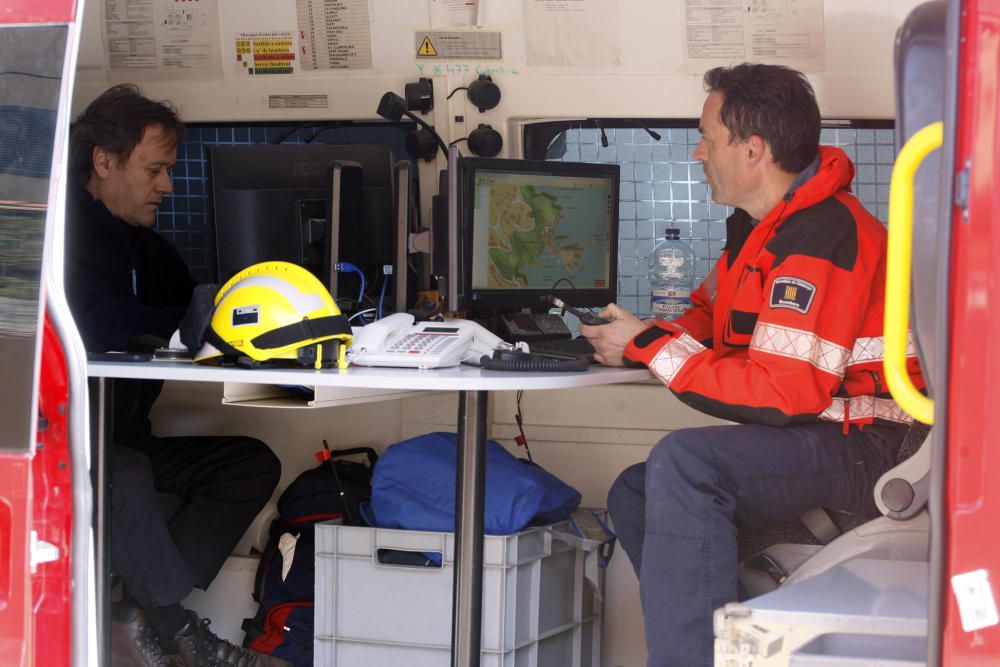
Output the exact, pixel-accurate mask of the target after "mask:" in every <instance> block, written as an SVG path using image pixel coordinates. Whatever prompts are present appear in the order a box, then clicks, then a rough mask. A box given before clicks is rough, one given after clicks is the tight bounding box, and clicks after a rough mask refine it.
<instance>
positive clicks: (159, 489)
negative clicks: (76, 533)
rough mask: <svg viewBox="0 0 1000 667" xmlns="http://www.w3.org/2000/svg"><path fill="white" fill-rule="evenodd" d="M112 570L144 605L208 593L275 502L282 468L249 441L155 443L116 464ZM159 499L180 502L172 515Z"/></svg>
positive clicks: (122, 450)
mask: <svg viewBox="0 0 1000 667" xmlns="http://www.w3.org/2000/svg"><path fill="white" fill-rule="evenodd" d="M111 463H112V478H111V568H112V570H113V571H114V572H115V573H116V574H117V575H118V576H120V577H121V578H122V581H123V582H124V585H125V591H126V592H127V593H128V594H129V595H130V596H131V597H132V598H133V599H134V600H135V601H136V602H138V603H139V604H140V605H141V606H143V607H163V606H167V605H171V604H173V603H175V602H180V601H181V600H182V599H183V598H184V597H185V596H186V595H187V594H188V593H190V592H191V589H192V588H193V587H195V586H197V587H199V588H208V585H209V584H210V583H212V579H214V578H215V575H216V574H217V573H218V572H219V569H220V568H221V567H222V565H223V563H224V562H225V560H226V558H228V557H229V555H230V554H231V553H232V551H233V547H235V546H236V544H237V542H239V540H240V537H241V536H242V535H243V533H244V532H245V531H246V529H247V526H249V525H250V522H251V521H253V519H254V517H255V516H257V513H258V512H259V511H260V510H261V508H262V507H263V506H264V503H266V502H267V501H268V499H269V498H270V497H271V494H272V493H273V492H274V487H275V486H276V485H277V484H278V479H279V478H280V476H281V463H280V462H279V461H278V458H277V457H276V456H275V455H274V453H273V452H271V450H270V449H268V447H267V445H265V444H264V443H263V442H261V441H259V440H256V439H254V438H248V437H243V436H189V437H175V438H149V439H148V441H146V442H144V443H142V444H141V445H136V446H134V447H125V446H121V445H118V446H116V447H115V448H114V452H113V455H112V459H111ZM160 493H165V494H170V495H172V496H175V497H176V500H177V501H178V503H179V504H178V506H177V508H176V509H175V510H174V511H173V512H172V513H171V515H170V516H169V517H164V516H163V513H162V511H161V504H160V497H159V494H160Z"/></svg>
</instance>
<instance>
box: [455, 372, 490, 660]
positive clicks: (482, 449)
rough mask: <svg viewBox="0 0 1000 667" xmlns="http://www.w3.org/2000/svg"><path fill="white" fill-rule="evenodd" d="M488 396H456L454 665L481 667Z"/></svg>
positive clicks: (465, 393)
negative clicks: (479, 666)
mask: <svg viewBox="0 0 1000 667" xmlns="http://www.w3.org/2000/svg"><path fill="white" fill-rule="evenodd" d="M488 396H489V394H488V392H485V391H461V392H459V394H458V461H457V465H456V471H455V472H456V474H455V581H454V589H453V597H452V612H451V613H452V617H451V664H452V667H477V666H478V665H479V650H480V649H479V645H480V635H481V633H482V623H483V622H482V615H483V511H484V509H485V508H484V504H485V502H484V497H485V490H486V489H485V487H486V484H485V481H486V400H487V398H488Z"/></svg>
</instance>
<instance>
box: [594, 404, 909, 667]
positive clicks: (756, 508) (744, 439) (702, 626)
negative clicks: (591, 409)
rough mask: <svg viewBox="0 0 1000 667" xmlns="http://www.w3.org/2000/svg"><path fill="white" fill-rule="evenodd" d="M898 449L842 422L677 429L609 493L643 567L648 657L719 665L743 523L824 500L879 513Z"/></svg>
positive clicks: (672, 663)
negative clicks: (722, 620)
mask: <svg viewBox="0 0 1000 667" xmlns="http://www.w3.org/2000/svg"><path fill="white" fill-rule="evenodd" d="M894 450H895V447H894V446H893V445H890V444H888V443H887V442H886V441H885V440H884V439H883V438H881V437H880V436H878V435H876V434H874V433H872V432H871V431H868V432H863V431H858V430H857V429H856V428H852V429H851V431H850V433H849V434H848V435H844V434H843V427H842V425H840V424H833V423H830V424H815V423H814V424H804V425H798V426H786V427H774V426H759V425H740V426H710V427H706V428H693V429H685V430H681V431H674V432H673V433H671V434H669V435H667V436H666V437H665V438H663V439H662V440H661V441H660V442H659V443H657V445H656V446H655V447H654V448H653V450H652V451H651V452H650V455H649V459H648V460H647V461H646V463H639V464H637V465H633V466H631V467H629V468H627V469H626V470H625V471H624V472H622V474H621V475H620V476H619V477H618V479H617V480H616V481H615V483H614V484H613V485H612V487H611V491H610V492H609V494H608V509H609V511H610V513H611V517H612V519H613V520H614V525H615V531H616V532H617V533H618V539H619V541H620V542H621V545H622V547H623V548H624V549H625V552H626V553H627V554H628V557H629V558H630V559H631V561H632V566H633V567H634V568H635V572H636V575H637V576H638V577H639V594H640V597H641V600H642V610H643V615H644V617H645V622H646V646H647V648H648V650H649V662H648V666H649V667H668V666H669V667H706V666H710V665H711V664H712V640H713V634H712V612H713V610H714V609H716V608H718V607H721V606H723V605H724V604H725V603H727V602H732V601H734V600H736V599H737V565H738V563H737V541H736V530H737V528H736V527H737V522H739V523H740V524H742V525H744V526H748V527H751V528H753V527H759V526H769V525H775V524H781V523H785V522H787V521H790V520H792V519H795V518H796V517H798V516H800V515H801V514H803V513H804V512H805V511H807V510H810V509H814V508H817V507H826V508H829V509H835V510H841V511H845V512H850V513H852V514H860V515H863V516H876V515H877V514H878V509H877V507H876V505H875V500H874V496H873V493H872V491H873V488H874V485H875V482H876V481H877V480H878V478H879V477H880V476H881V475H882V474H883V473H884V472H885V471H886V470H888V469H889V468H890V467H892V466H893V465H894V464H895V451H894Z"/></svg>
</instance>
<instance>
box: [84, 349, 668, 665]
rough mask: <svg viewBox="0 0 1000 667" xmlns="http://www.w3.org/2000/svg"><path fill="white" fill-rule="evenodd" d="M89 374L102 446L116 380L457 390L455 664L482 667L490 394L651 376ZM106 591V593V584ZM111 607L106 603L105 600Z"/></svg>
mask: <svg viewBox="0 0 1000 667" xmlns="http://www.w3.org/2000/svg"><path fill="white" fill-rule="evenodd" d="M87 374H88V376H90V377H91V378H95V379H97V380H98V384H99V402H98V403H99V405H98V407H99V408H100V411H99V412H98V413H97V414H98V415H99V416H98V431H97V443H101V444H105V443H108V442H109V441H110V437H111V433H110V429H109V428H107V427H106V425H107V423H108V400H107V399H108V396H109V395H110V394H109V391H110V382H108V381H111V380H115V379H141V380H177V381H184V382H242V383H251V384H274V385H304V386H310V387H338V388H356V389H399V390H410V391H413V390H417V391H458V392H459V404H458V441H459V443H460V444H461V446H460V448H459V451H458V462H457V465H458V469H457V471H456V473H457V474H456V497H455V545H456V548H455V551H456V553H455V587H454V593H453V600H454V602H453V607H452V661H451V662H452V665H453V667H472V666H474V665H478V664H479V646H480V632H481V629H482V618H481V613H482V583H483V582H482V574H483V509H484V507H483V505H484V500H483V496H484V478H485V472H486V401H487V399H488V397H489V392H490V391H505V390H535V389H568V388H572V387H587V386H594V385H601V384H617V383H622V382H639V381H642V380H647V379H649V378H650V374H649V372H648V371H647V370H646V369H633V368H607V367H604V366H593V367H591V369H590V370H588V371H586V372H583V373H508V372H503V371H487V370H482V369H480V368H475V367H471V366H458V367H455V368H442V369H436V370H416V369H408V368H360V367H356V366H352V367H350V368H347V369H345V370H335V369H326V370H321V371H315V370H308V369H303V370H294V369H254V370H248V369H243V368H216V367H211V366H195V365H193V364H188V363H176V362H164V361H159V362H157V361H151V362H143V363H128V362H90V363H89V364H88V366H87ZM107 451H110V448H109V447H107V446H100V447H97V457H96V458H95V461H96V462H97V465H96V466H95V467H96V469H97V470H98V475H99V476H98V481H97V484H96V486H97V489H96V493H95V496H96V498H97V502H96V503H95V509H96V516H97V517H98V533H99V536H98V540H97V544H98V556H97V563H98V574H97V576H98V590H106V588H107V586H106V582H105V578H106V573H107V565H106V564H107V562H108V560H107V557H108V552H107V545H108V542H107V539H106V538H107V531H106V527H105V526H104V525H102V522H103V521H104V520H106V517H107V514H106V513H105V511H106V508H107V503H108V500H109V499H108V498H107V495H106V489H107V485H106V482H107V478H106V475H107V471H108V469H109V468H108V467H107V465H106V460H105V458H104V456H105V453H106V452H107ZM102 585H103V586H104V588H103V589H102V588H101V586H102ZM105 604H107V600H106V599H105ZM101 606H102V605H101V604H99V605H98V618H97V621H98V630H99V635H98V636H99V637H104V636H107V634H106V633H105V632H104V623H105V619H106V618H108V616H107V612H108V611H109V610H108V609H107V608H104V609H103V611H102V609H101Z"/></svg>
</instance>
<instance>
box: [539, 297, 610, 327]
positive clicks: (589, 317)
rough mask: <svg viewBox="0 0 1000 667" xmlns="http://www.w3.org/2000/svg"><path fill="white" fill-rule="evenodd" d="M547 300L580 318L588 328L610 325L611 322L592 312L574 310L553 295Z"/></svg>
mask: <svg viewBox="0 0 1000 667" xmlns="http://www.w3.org/2000/svg"><path fill="white" fill-rule="evenodd" d="M546 300H547V301H548V302H549V303H551V304H552V305H553V306H555V307H556V308H562V309H563V310H565V311H566V312H567V313H570V314H572V315H576V316H577V317H578V318H580V321H581V322H583V323H584V324H586V325H588V326H597V325H598V324H610V323H611V320H608V319H605V318H603V317H599V316H598V315H595V314H593V313H591V312H588V311H585V310H580V309H579V308H574V307H573V306H571V305H569V304H568V303H566V302H565V301H563V300H562V299H559V298H557V297H554V296H552V295H551V294H550V295H548V296H547V297H546Z"/></svg>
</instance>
